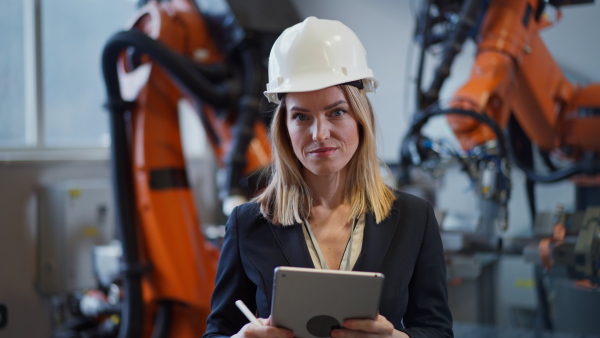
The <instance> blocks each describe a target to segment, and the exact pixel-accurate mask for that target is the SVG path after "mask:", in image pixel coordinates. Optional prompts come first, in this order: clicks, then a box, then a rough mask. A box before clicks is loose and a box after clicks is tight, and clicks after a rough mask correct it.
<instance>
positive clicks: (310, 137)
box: [285, 86, 359, 175]
mask: <svg viewBox="0 0 600 338" xmlns="http://www.w3.org/2000/svg"><path fill="white" fill-rule="evenodd" d="M285 100H286V109H287V111H286V115H287V116H286V123H287V129H288V132H289V134H290V139H291V141H292V147H293V148H294V153H295V154H296V157H297V158H298V159H299V160H300V162H301V163H302V164H303V165H304V168H305V169H306V170H308V171H309V172H311V173H313V174H314V175H332V174H337V173H339V172H340V171H342V170H343V169H344V168H346V166H347V164H348V162H350V159H351V158H352V156H353V155H354V153H355V152H356V149H357V148H358V143H359V136H358V123H357V122H356V118H355V117H354V112H353V111H352V109H351V108H350V105H349V104H348V102H347V100H346V97H345V96H344V92H343V91H342V89H340V88H339V87H338V86H333V87H328V88H325V89H321V90H316V91H312V92H302V93H288V94H286V97H285Z"/></svg>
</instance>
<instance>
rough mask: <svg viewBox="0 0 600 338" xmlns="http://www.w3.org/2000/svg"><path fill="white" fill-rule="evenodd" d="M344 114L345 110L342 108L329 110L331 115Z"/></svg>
mask: <svg viewBox="0 0 600 338" xmlns="http://www.w3.org/2000/svg"><path fill="white" fill-rule="evenodd" d="M344 114H346V110H344V109H336V110H334V111H333V112H331V116H334V117H339V116H342V115H344Z"/></svg>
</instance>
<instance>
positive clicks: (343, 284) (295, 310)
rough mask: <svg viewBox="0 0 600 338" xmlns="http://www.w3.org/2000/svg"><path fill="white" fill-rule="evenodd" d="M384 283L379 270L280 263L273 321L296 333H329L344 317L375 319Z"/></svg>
mask: <svg viewBox="0 0 600 338" xmlns="http://www.w3.org/2000/svg"><path fill="white" fill-rule="evenodd" d="M382 287H383V274H381V273H377V272H357V271H339V270H320V269H308V268H295V267H278V268H276V269H275V277H274V281H273V300H272V304H271V323H272V325H274V326H277V327H284V328H286V329H289V330H292V331H293V332H294V334H295V336H296V337H301V338H304V337H329V336H330V332H331V330H333V329H335V328H337V327H340V326H341V324H342V323H343V321H344V319H350V318H371V319H375V318H376V317H377V313H378V311H379V301H380V298H381V289H382Z"/></svg>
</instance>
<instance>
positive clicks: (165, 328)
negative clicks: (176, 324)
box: [152, 300, 175, 338]
mask: <svg viewBox="0 0 600 338" xmlns="http://www.w3.org/2000/svg"><path fill="white" fill-rule="evenodd" d="M174 305H175V303H174V302H173V301H170V300H163V301H160V302H159V303H158V310H157V311H156V318H155V319H154V330H153V331H152V338H168V337H169V331H170V329H171V322H172V321H171V318H172V316H173V306H174Z"/></svg>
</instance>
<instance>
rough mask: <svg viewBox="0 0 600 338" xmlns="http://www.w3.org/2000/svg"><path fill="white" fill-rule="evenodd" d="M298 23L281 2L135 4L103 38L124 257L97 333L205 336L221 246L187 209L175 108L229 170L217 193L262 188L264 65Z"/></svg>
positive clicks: (265, 160) (266, 155) (266, 149)
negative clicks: (116, 291)
mask: <svg viewBox="0 0 600 338" xmlns="http://www.w3.org/2000/svg"><path fill="white" fill-rule="evenodd" d="M275 9H276V10H277V13H274V11H275ZM297 21H299V19H298V17H297V16H296V13H295V11H294V9H293V7H292V5H291V4H289V3H288V2H286V1H274V0H273V1H228V2H226V1H225V0H210V1H196V2H194V1H193V0H169V1H157V0H150V1H143V0H142V1H140V9H139V11H138V13H137V15H136V17H135V18H134V20H133V22H132V24H131V27H130V29H129V30H128V31H124V32H120V33H117V34H115V35H114V36H113V37H112V38H111V39H110V40H109V41H108V42H107V44H106V46H105V49H104V52H103V56H102V66H103V73H104V78H105V81H106V88H107V93H108V102H107V108H108V109H109V111H110V126H111V135H112V144H111V152H112V175H113V180H114V193H115V201H116V215H117V226H118V235H119V239H120V241H121V243H122V249H123V250H122V251H123V252H122V260H121V278H120V280H119V286H120V288H121V303H120V304H119V306H118V307H117V308H118V311H116V313H113V314H112V317H108V318H109V319H104V320H105V321H108V320H112V321H113V322H114V323H116V325H113V329H112V331H111V332H108V331H109V330H105V331H107V332H104V333H102V334H105V335H106V336H111V335H115V336H116V335H118V336H119V337H123V338H125V337H127V338H135V337H150V336H152V337H178V338H179V337H181V338H184V337H198V336H199V335H201V334H202V333H203V332H204V330H205V325H206V323H205V322H206V317H207V315H208V314H209V312H210V297H211V294H212V289H213V283H214V276H215V272H216V264H217V261H218V248H217V247H216V246H215V245H214V244H212V243H210V242H208V241H207V240H205V238H204V236H203V233H202V226H201V224H200V221H199V217H198V215H197V212H196V210H195V207H194V203H193V196H192V192H191V190H190V186H189V183H188V178H187V173H186V159H185V157H184V154H183V149H182V143H181V135H180V129H179V121H178V102H179V101H180V100H181V99H184V100H187V101H188V102H190V103H191V104H192V105H193V106H194V107H195V109H196V111H197V113H198V115H199V117H200V120H201V122H202V124H203V127H204V130H205V131H206V135H207V138H208V140H209V143H210V145H211V146H212V149H213V152H214V155H215V158H216V160H217V163H218V165H219V166H220V167H221V168H223V171H224V172H225V175H224V176H225V179H224V180H223V182H222V183H221V185H220V187H219V188H220V192H219V194H220V197H221V198H223V199H227V198H228V197H231V196H235V197H237V200H240V198H239V197H240V196H242V197H244V198H248V197H250V196H252V194H253V193H255V191H254V190H255V189H257V187H259V182H252V183H250V182H249V180H250V179H249V177H251V176H252V174H255V173H256V172H260V171H262V170H263V169H265V168H267V167H268V165H269V163H270V156H271V154H270V143H269V140H268V132H267V128H266V125H267V122H268V120H269V111H268V109H269V108H270V107H269V106H267V102H266V101H264V100H263V99H262V98H263V96H262V91H263V90H264V84H265V83H266V82H267V80H266V67H265V65H266V62H265V60H266V58H267V57H268V51H269V50H270V47H271V45H272V43H273V42H274V41H275V39H276V37H277V36H278V35H279V34H280V33H281V32H282V31H283V29H284V28H286V27H288V26H290V25H292V24H294V23H296V22H297ZM254 176H261V175H258V174H256V175H254ZM251 178H252V177H251ZM112 308H113V309H114V308H115V307H112ZM107 315H110V313H108V314H107ZM98 317H99V318H102V317H100V316H98ZM111 318H112V319H111ZM99 327H101V325H99ZM99 331H101V328H98V329H97V333H98V336H102V335H101V334H100V333H99Z"/></svg>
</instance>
